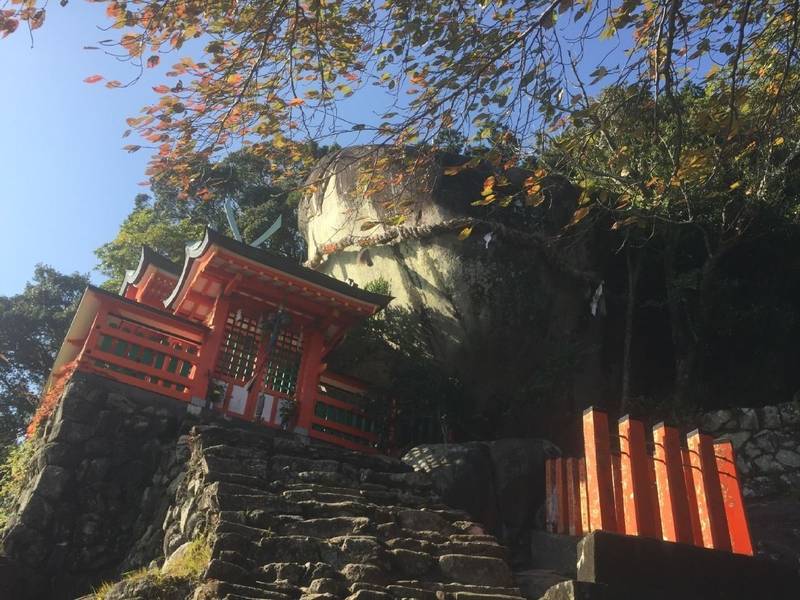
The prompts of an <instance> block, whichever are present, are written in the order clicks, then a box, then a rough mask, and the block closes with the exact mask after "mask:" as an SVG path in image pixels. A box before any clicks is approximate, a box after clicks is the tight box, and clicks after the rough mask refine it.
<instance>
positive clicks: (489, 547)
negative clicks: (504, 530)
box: [438, 542, 509, 560]
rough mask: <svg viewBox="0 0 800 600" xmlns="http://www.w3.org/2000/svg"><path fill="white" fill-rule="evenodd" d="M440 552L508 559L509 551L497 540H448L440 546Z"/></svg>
mask: <svg viewBox="0 0 800 600" xmlns="http://www.w3.org/2000/svg"><path fill="white" fill-rule="evenodd" d="M438 553H439V554H469V555H471V556H491V557H493V558H502V559H503V560H508V557H509V552H508V549H507V548H505V547H504V546H500V545H499V544H497V542H493V543H492V542H447V543H446V544H442V545H441V546H439V547H438Z"/></svg>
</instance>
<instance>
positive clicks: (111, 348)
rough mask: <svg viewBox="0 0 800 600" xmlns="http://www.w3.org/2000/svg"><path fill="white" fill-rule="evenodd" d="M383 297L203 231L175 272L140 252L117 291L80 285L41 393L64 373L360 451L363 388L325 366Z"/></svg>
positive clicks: (368, 430)
mask: <svg viewBox="0 0 800 600" xmlns="http://www.w3.org/2000/svg"><path fill="white" fill-rule="evenodd" d="M390 300H391V298H390V297H388V296H383V295H381V294H375V293H371V292H368V291H366V290H363V289H359V288H357V287H354V286H350V285H347V284H345V283H343V282H341V281H339V280H337V279H334V278H332V277H328V276H327V275H324V274H322V273H319V272H317V271H314V270H312V269H308V268H305V267H302V266H300V265H298V264H296V263H295V262H294V261H293V260H291V259H289V258H287V257H285V256H282V255H278V254H275V253H272V252H269V251H266V250H261V249H258V248H254V247H252V246H248V245H246V244H244V243H242V242H239V241H236V240H234V239H232V238H229V237H226V236H223V235H221V234H219V233H217V232H215V231H213V230H211V229H208V230H207V231H206V234H205V237H204V239H203V240H202V241H201V242H198V243H197V244H194V245H192V246H189V247H187V249H186V258H185V261H184V264H183V268H182V269H181V268H180V267H178V266H177V265H175V264H173V263H172V262H170V261H169V260H167V259H165V258H164V257H162V256H160V255H158V254H156V253H155V252H153V251H152V250H149V249H148V248H144V249H143V250H142V256H141V260H140V261H139V265H138V267H137V268H136V269H135V270H134V271H129V272H128V273H127V275H126V277H125V281H124V283H123V285H122V288H121V290H120V292H119V295H117V294H113V293H110V292H107V291H105V290H102V289H100V288H97V287H93V286H90V287H89V288H87V290H86V292H85V294H84V296H83V298H82V300H81V302H80V305H79V307H78V310H77V313H76V315H75V318H74V320H73V322H72V325H71V326H70V329H69V332H68V334H67V338H66V339H65V341H64V344H63V345H62V347H61V349H60V351H59V353H58V356H57V357H56V361H55V365H54V366H53V371H52V374H51V376H50V381H49V382H48V386H49V385H52V383H53V381H54V380H55V379H57V378H59V377H63V376H64V374H65V373H67V372H71V371H72V370H73V369H76V370H79V371H84V372H90V373H96V374H99V375H102V376H104V377H108V378H110V379H113V380H116V381H119V382H122V383H126V384H129V385H132V386H135V387H138V388H142V389H145V390H150V391H153V392H156V393H159V394H162V395H165V396H169V397H171V398H175V399H177V400H181V401H184V402H187V403H191V404H192V405H193V406H196V407H198V409H199V407H202V406H206V407H209V408H211V410H214V411H216V412H219V413H221V414H224V415H229V416H231V417H235V418H238V419H244V420H247V421H253V422H257V423H260V424H263V425H266V426H269V427H285V428H292V429H294V431H295V432H298V433H305V434H307V435H309V436H311V437H314V438H317V439H321V440H324V441H328V442H332V443H335V444H338V445H341V446H345V447H348V448H352V449H359V450H367V451H369V450H372V449H375V447H376V444H377V441H378V437H377V435H376V432H375V425H374V423H373V422H372V421H371V419H370V418H369V417H368V415H367V413H366V412H365V410H364V402H365V393H366V386H365V384H363V383H362V382H360V381H357V380H354V379H351V378H348V377H344V376H341V375H336V374H334V373H331V372H329V371H328V370H327V368H326V362H325V361H326V357H327V356H328V354H329V353H330V352H331V351H332V350H333V349H334V348H335V347H336V346H337V344H338V343H339V342H340V341H341V340H342V338H343V337H344V335H345V334H346V333H347V332H348V331H349V330H350V329H351V328H352V327H353V326H355V325H357V324H358V323H360V322H362V321H363V320H364V319H366V318H368V317H370V316H371V315H374V314H375V313H376V312H378V311H379V310H381V309H382V308H384V307H385V306H386V305H387V304H388V303H389V301H390Z"/></svg>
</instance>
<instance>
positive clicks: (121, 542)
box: [0, 373, 188, 599]
mask: <svg viewBox="0 0 800 600" xmlns="http://www.w3.org/2000/svg"><path fill="white" fill-rule="evenodd" d="M185 414H186V405H184V404H182V403H179V402H176V401H174V400H171V399H169V398H165V397H162V396H155V395H153V394H147V393H144V392H138V391H137V390H135V389H133V388H130V387H128V386H122V385H119V384H115V383H113V382H110V381H108V380H106V379H103V378H100V377H96V376H90V375H84V374H80V373H77V374H75V375H74V376H73V378H72V381H71V382H70V384H69V385H68V386H67V388H66V390H65V392H64V395H63V396H62V399H61V401H60V403H59V405H58V407H57V409H56V411H55V413H54V414H53V416H52V417H51V418H50V420H49V421H48V423H47V425H46V427H45V429H44V431H43V432H42V435H41V438H40V439H39V440H38V442H37V443H39V444H41V448H40V450H39V452H38V453H37V456H36V460H37V464H36V473H35V475H34V477H33V479H32V480H31V482H30V484H29V485H28V487H27V488H26V489H25V490H24V491H23V493H22V494H21V497H20V499H19V502H18V507H17V511H16V514H15V515H14V516H13V517H12V518H11V520H10V521H9V523H8V525H7V527H6V529H5V531H4V532H3V537H2V551H1V552H0V555H2V557H3V560H6V561H7V563H8V564H11V565H14V566H12V567H9V568H8V569H6V570H5V572H7V573H9V574H11V575H19V574H20V573H28V574H32V577H28V579H29V581H28V582H27V584H33V586H34V588H35V589H34V590H32V594H31V595H32V597H35V598H54V599H55V598H75V597H76V596H77V595H80V594H81V593H85V592H86V591H87V590H89V589H90V588H91V586H92V585H96V584H97V583H99V582H101V581H103V580H106V579H114V578H116V577H118V576H119V575H120V573H121V572H123V571H127V570H130V569H134V568H137V567H139V566H142V565H147V564H148V563H149V562H150V561H152V560H153V559H155V558H157V557H159V556H160V554H161V541H162V537H163V531H162V529H161V523H162V521H163V519H164V514H165V513H166V510H167V508H168V506H169V503H170V501H169V498H170V496H171V495H173V496H174V490H175V489H176V488H177V485H178V483H179V482H180V480H181V478H182V473H183V470H184V467H183V463H184V462H185V459H186V458H187V457H188V451H187V447H186V444H185V442H186V438H185V437H180V428H181V424H182V423H183V420H184V418H185ZM0 579H4V578H1V577H0ZM4 585H6V586H9V585H11V584H9V583H8V582H7V581H6V580H4V581H0V591H2V590H3V586H4ZM0 595H2V594H0Z"/></svg>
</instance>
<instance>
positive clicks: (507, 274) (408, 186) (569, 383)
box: [298, 147, 608, 437]
mask: <svg viewBox="0 0 800 600" xmlns="http://www.w3.org/2000/svg"><path fill="white" fill-rule="evenodd" d="M381 157H382V154H381V150H380V149H376V148H373V147H357V148H347V149H344V150H341V151H339V152H337V153H334V154H332V155H329V156H328V157H326V159H324V160H323V161H322V162H321V163H320V164H319V166H318V167H317V169H316V170H315V171H314V172H313V174H312V175H311V179H310V182H309V183H310V184H313V188H312V189H314V192H313V193H311V194H308V195H307V196H306V197H305V198H303V199H302V201H301V203H300V205H299V208H298V215H299V216H298V218H299V227H300V230H301V233H302V234H303V236H304V237H305V239H306V242H307V244H308V263H307V264H308V265H310V266H313V267H314V268H316V269H318V270H320V271H322V272H324V273H326V274H328V275H331V276H333V277H335V278H337V279H339V280H342V281H347V282H350V283H352V284H354V285H358V286H360V287H364V286H365V285H367V284H368V283H370V282H375V281H378V280H383V281H384V282H386V283H387V284H388V288H389V290H388V291H389V293H390V294H391V295H392V296H393V297H394V300H393V301H392V304H391V305H390V306H391V308H392V309H393V310H396V311H403V313H404V314H407V316H408V319H407V321H406V323H407V324H406V325H405V326H404V327H405V330H406V331H407V332H408V335H409V336H410V335H411V334H412V332H413V335H414V337H415V339H414V344H415V346H416V347H419V349H420V352H421V353H425V354H427V355H430V357H431V359H432V360H433V361H436V362H437V363H438V364H441V365H442V367H443V369H444V371H446V372H447V373H448V374H449V375H452V376H453V377H455V378H457V380H458V381H459V382H460V383H461V389H462V390H463V393H462V397H461V403H460V405H461V406H462V407H464V413H465V414H466V415H468V418H469V419H470V427H471V431H472V432H474V433H473V434H472V436H473V437H474V436H484V435H485V436H489V435H491V436H496V435H502V436H506V437H512V436H527V435H535V434H541V433H542V432H541V431H537V430H536V429H535V426H536V424H537V423H539V424H543V423H542V421H543V420H542V419H541V414H542V413H545V414H548V413H550V412H552V411H547V410H546V409H547V407H543V403H544V404H551V405H560V406H563V404H564V403H566V402H569V404H570V408H572V409H573V410H576V411H577V410H579V409H582V408H583V407H584V406H588V405H589V404H591V403H597V401H598V394H600V395H601V396H602V394H603V391H604V390H605V389H606V388H607V387H608V381H607V377H608V375H607V374H608V369H607V368H605V366H604V365H603V364H601V362H600V353H599V352H590V351H588V349H589V348H593V347H599V345H601V344H602V337H603V323H604V319H603V316H602V315H603V309H602V306H603V301H601V302H600V303H599V304H600V308H597V306H595V308H596V310H595V311H592V309H591V307H592V298H593V294H594V293H595V291H596V290H597V287H598V284H599V283H600V281H599V277H597V276H596V275H593V273H596V272H599V271H600V265H599V264H597V262H596V261H597V260H598V259H599V257H602V256H603V255H604V253H603V252H600V251H599V248H600V246H601V245H602V244H604V243H605V242H604V238H603V237H602V236H603V235H604V234H603V233H602V232H600V231H599V228H591V227H588V226H587V227H585V229H586V231H583V232H582V233H581V235H580V236H579V237H578V238H576V240H577V241H576V240H573V241H571V242H570V243H569V248H566V247H561V244H563V243H564V242H563V240H562V239H561V238H560V237H559V236H557V235H554V234H555V233H557V232H558V231H559V230H560V225H563V224H564V223H565V222H566V221H568V220H569V216H571V215H572V212H573V211H574V210H575V207H576V206H577V204H576V202H577V195H576V193H575V190H574V189H573V188H571V187H570V186H569V185H568V184H566V183H564V182H554V183H553V184H552V186H550V188H548V189H549V190H550V191H549V192H548V194H549V195H548V202H547V204H548V206H547V208H545V207H544V206H541V207H538V208H535V209H534V208H531V207H525V206H521V205H517V204H513V205H511V206H509V207H507V208H506V209H503V210H497V211H493V212H492V213H491V215H490V214H489V213H488V212H487V211H486V210H485V209H481V208H476V207H473V206H471V203H472V202H473V201H474V200H476V199H477V198H480V194H481V187H482V185H483V181H484V178H485V177H486V175H487V174H488V172H486V171H481V170H480V169H467V170H465V171H463V172H461V173H459V174H458V175H456V176H448V175H445V173H444V170H443V168H442V166H443V165H444V164H447V161H446V159H445V158H442V159H441V160H442V162H441V163H435V162H434V163H426V164H424V165H423V166H422V167H420V168H419V172H418V173H415V175H414V177H410V178H409V177H406V178H405V179H403V181H402V183H401V184H397V185H391V186H388V187H387V188H386V189H384V190H383V191H381V192H378V193H376V194H374V195H369V196H365V194H364V191H363V186H362V184H363V181H364V178H365V174H369V173H370V171H372V172H373V173H374V172H376V170H377V171H380V172H381V173H382V174H383V175H385V176H387V177H390V178H391V176H392V174H393V173H394V171H393V170H392V167H391V161H390V162H389V163H387V164H383V163H380V160H381ZM450 159H452V157H450ZM521 178H523V175H520V176H519V177H518V179H521ZM562 213H563V215H562ZM556 215H562V217H563V216H564V215H566V221H564V219H563V218H561V217H556ZM468 218H473V219H479V220H480V222H479V223H478V224H476V225H475V226H474V228H473V229H472V231H471V235H470V236H469V237H467V238H466V239H460V236H459V233H460V232H461V231H462V229H463V219H468ZM401 219H403V221H402V224H401V225H399V226H398V223H400V220H401ZM553 219H556V221H558V222H554V221H553ZM559 219H560V220H559ZM580 225H581V226H583V225H584V224H583V223H581V224H580ZM395 234H396V235H395ZM361 368H362V371H363V372H356V373H353V374H354V375H357V376H358V375H360V376H364V377H365V378H366V377H368V378H369V379H370V381H374V380H375V378H376V373H378V372H380V370H381V369H382V366H381V364H380V361H378V360H377V359H376V360H375V361H374V362H369V363H368V364H367V361H364V362H363V364H362V365H361ZM389 383H391V382H389ZM533 397H536V398H537V400H536V401H535V402H534V401H532V398H533ZM543 408H544V410H542V409H543ZM543 425H549V424H543Z"/></svg>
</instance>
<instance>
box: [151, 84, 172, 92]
mask: <svg viewBox="0 0 800 600" xmlns="http://www.w3.org/2000/svg"><path fill="white" fill-rule="evenodd" d="M153 91H154V92H155V93H156V94H166V93H168V92H169V86H167V85H163V84H162V85H156V86H153Z"/></svg>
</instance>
